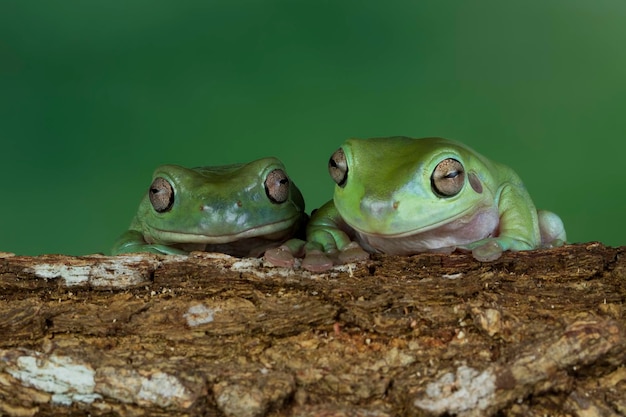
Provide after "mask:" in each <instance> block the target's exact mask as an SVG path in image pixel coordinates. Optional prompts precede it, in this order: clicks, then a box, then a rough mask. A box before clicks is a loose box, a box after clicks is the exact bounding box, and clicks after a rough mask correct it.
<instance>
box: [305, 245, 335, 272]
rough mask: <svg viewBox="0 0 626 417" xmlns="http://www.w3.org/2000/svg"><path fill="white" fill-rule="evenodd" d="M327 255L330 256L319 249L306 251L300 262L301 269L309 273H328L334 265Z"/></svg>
mask: <svg viewBox="0 0 626 417" xmlns="http://www.w3.org/2000/svg"><path fill="white" fill-rule="evenodd" d="M329 254H331V252H324V251H322V250H319V249H308V250H307V251H306V255H305V256H304V259H303V260H302V268H304V269H306V270H307V271H311V272H324V271H328V270H329V269H331V268H332V267H333V265H334V262H333V260H332V258H331V257H330V256H329Z"/></svg>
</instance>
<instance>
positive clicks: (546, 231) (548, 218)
mask: <svg viewBox="0 0 626 417" xmlns="http://www.w3.org/2000/svg"><path fill="white" fill-rule="evenodd" d="M537 216H538V217H539V231H540V233H541V247H542V248H553V247H556V246H563V245H564V244H565V242H566V241H567V236H566V234H565V226H564V225H563V220H561V218H560V217H559V216H558V215H556V214H555V213H552V212H551V211H547V210H537Z"/></svg>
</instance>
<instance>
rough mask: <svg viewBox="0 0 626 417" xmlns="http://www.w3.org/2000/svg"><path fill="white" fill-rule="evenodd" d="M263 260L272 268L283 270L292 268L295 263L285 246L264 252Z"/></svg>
mask: <svg viewBox="0 0 626 417" xmlns="http://www.w3.org/2000/svg"><path fill="white" fill-rule="evenodd" d="M263 259H265V260H266V261H267V262H269V263H271V264H272V265H274V266H280V267H285V268H291V267H293V266H294V264H295V262H296V259H295V258H294V256H293V254H292V253H291V250H290V249H289V248H288V247H287V246H285V245H281V246H279V247H277V248H272V249H268V250H266V251H265V254H264V255H263Z"/></svg>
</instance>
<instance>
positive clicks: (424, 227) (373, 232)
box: [346, 207, 480, 239]
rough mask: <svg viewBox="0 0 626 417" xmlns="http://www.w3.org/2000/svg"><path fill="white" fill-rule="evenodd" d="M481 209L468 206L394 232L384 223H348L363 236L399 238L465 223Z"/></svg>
mask: <svg viewBox="0 0 626 417" xmlns="http://www.w3.org/2000/svg"><path fill="white" fill-rule="evenodd" d="M479 211H480V210H478V211H477V210H476V208H475V207H468V208H466V209H465V210H463V211H460V212H458V213H456V214H455V215H453V216H449V217H444V218H442V219H438V220H436V221H434V222H432V219H428V220H429V221H431V222H430V223H428V224H424V223H422V222H418V224H419V226H413V227H407V228H405V229H404V230H394V231H392V232H387V231H385V230H384V229H385V226H384V225H383V226H381V227H378V228H365V227H359V226H357V225H355V224H352V223H351V222H349V221H346V223H347V224H348V225H350V227H352V228H353V229H354V230H355V231H356V232H357V233H358V234H360V235H363V236H371V237H376V238H384V239H395V238H398V239H399V238H405V237H411V236H415V235H419V234H422V233H425V232H429V231H431V230H435V229H439V228H441V227H445V226H446V225H450V224H454V223H457V222H461V223H465V222H464V221H463V219H467V221H470V220H471V218H473V217H474V213H476V212H479ZM372 217H374V216H372ZM411 220H413V221H414V219H411ZM409 226H410V225H409Z"/></svg>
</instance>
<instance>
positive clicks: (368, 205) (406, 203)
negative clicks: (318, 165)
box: [302, 136, 566, 271]
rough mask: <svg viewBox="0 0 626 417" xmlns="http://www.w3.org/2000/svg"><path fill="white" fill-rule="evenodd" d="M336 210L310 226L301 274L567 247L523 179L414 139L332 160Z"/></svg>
mask: <svg viewBox="0 0 626 417" xmlns="http://www.w3.org/2000/svg"><path fill="white" fill-rule="evenodd" d="M328 170H329V173H330V176H331V178H332V179H333V181H334V182H335V187H334V194H333V198H332V200H330V201H328V202H327V203H326V204H324V205H323V206H322V207H320V208H319V209H318V210H316V211H315V212H314V213H313V214H312V216H311V219H310V221H309V223H308V225H307V230H306V236H307V243H306V255H305V258H304V260H303V261H302V267H303V268H305V269H308V270H311V271H323V270H326V269H329V268H331V267H332V266H333V265H334V264H338V263H346V262H351V261H357V260H362V259H367V258H368V257H369V255H370V254H374V253H382V254H388V255H413V254H417V253H422V252H441V253H452V252H453V251H455V250H460V251H468V252H469V251H471V253H472V256H473V257H474V258H475V259H476V260H478V261H482V262H490V261H494V260H496V259H498V258H500V256H501V255H502V253H503V252H504V251H524V250H531V249H537V248H549V247H555V246H561V245H563V244H564V243H565V242H566V233H565V228H564V225H563V221H562V220H561V218H560V217H559V216H558V215H556V214H555V213H553V212H550V211H546V210H537V209H536V208H535V205H534V203H533V201H532V199H531V197H530V195H529V193H528V191H527V190H526V188H525V187H524V184H523V183H522V180H521V179H520V177H519V176H518V175H517V174H516V173H515V172H514V171H513V170H512V169H511V168H509V167H508V166H506V165H503V164H501V163H498V162H494V161H492V160H490V159H488V158H486V157H485V156H483V155H481V154H479V153H478V152H476V151H474V150H473V149H471V148H470V147H469V146H466V145H464V144H462V143H460V142H457V141H454V140H450V139H444V138H439V137H430V138H409V137H406V136H394V137H382V138H371V139H356V138H353V139H349V140H347V141H346V142H345V143H344V144H343V145H342V146H341V147H340V148H339V149H338V150H336V151H335V152H334V153H333V154H332V156H331V157H330V159H329V162H328Z"/></svg>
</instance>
